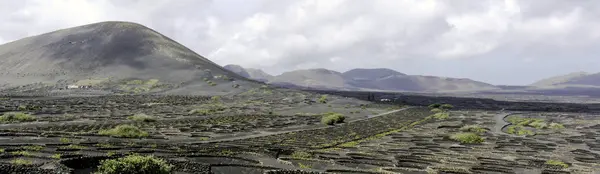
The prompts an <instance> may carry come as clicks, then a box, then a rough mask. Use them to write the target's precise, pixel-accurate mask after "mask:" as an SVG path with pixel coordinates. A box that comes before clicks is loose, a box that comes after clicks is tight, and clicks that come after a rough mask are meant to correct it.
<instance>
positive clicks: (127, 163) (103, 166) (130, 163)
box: [95, 155, 173, 174]
mask: <svg viewBox="0 0 600 174" xmlns="http://www.w3.org/2000/svg"><path fill="white" fill-rule="evenodd" d="M172 167H173V166H172V165H169V164H168V163H167V162H166V161H165V160H162V159H158V158H155V157H154V156H141V155H129V156H126V157H123V158H118V159H110V160H103V161H101V162H100V166H98V170H97V171H96V173H95V174H128V173H129V174H133V173H148V174H168V173H171V168H172Z"/></svg>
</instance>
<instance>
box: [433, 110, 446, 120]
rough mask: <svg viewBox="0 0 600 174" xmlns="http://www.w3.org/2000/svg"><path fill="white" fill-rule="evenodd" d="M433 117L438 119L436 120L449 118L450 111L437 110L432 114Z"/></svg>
mask: <svg viewBox="0 0 600 174" xmlns="http://www.w3.org/2000/svg"><path fill="white" fill-rule="evenodd" d="M433 118H435V119H438V120H445V119H448V118H450V113H448V112H438V113H435V114H433Z"/></svg>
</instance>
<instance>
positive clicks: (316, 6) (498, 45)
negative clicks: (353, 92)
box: [0, 0, 600, 85]
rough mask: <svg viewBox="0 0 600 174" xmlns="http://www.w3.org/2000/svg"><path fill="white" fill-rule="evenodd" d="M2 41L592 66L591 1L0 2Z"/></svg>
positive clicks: (366, 61)
mask: <svg viewBox="0 0 600 174" xmlns="http://www.w3.org/2000/svg"><path fill="white" fill-rule="evenodd" d="M0 13H1V14H2V15H0V21H1V22H0V43H5V42H9V41H13V40H17V39H20V38H22V37H27V36H33V35H37V34H42V33H45V32H50V31H53V30H57V29H61V28H67V27H74V26H78V25H84V24H89V23H95V22H101V21H108V20H118V21H131V22H136V23H140V24H143V25H146V26H148V27H150V28H153V29H155V30H157V31H159V32H161V33H163V34H165V35H167V36H169V37H171V38H173V39H174V40H176V41H178V42H180V43H182V44H184V45H185V46H187V47H189V48H191V49H192V50H194V51H196V52H197V53H199V54H201V55H203V56H205V57H207V58H209V59H210V60H213V61H215V62H216V63H218V64H221V65H226V64H238V65H241V66H244V67H252V68H261V69H263V70H265V71H266V72H268V73H271V74H279V73H281V72H284V71H289V70H294V69H306V68H328V69H332V70H337V71H341V72H343V71H346V70H349V69H352V68H391V69H395V70H397V71H400V72H403V73H407V74H420V75H436V76H446V77H461V78H471V79H474V80H479V81H483V82H488V83H492V84H509V85H525V84H530V83H532V82H534V81H536V80H539V79H541V78H545V77H549V76H554V75H560V74H566V73H571V72H578V71H587V72H591V73H596V72H600V69H599V68H600V57H598V56H599V55H600V40H599V38H600V20H598V19H600V1H598V0H577V1H575V0H452V1H448V0H440V1H435V0H213V1H211V0H18V1H17V0H0Z"/></svg>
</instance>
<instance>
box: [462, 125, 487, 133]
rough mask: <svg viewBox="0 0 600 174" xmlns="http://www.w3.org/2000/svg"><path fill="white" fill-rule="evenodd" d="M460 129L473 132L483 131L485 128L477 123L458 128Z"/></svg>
mask: <svg viewBox="0 0 600 174" xmlns="http://www.w3.org/2000/svg"><path fill="white" fill-rule="evenodd" d="M460 131H464V132H473V133H485V132H487V130H486V129H484V128H482V127H481V126H479V125H466V126H463V127H461V128H460Z"/></svg>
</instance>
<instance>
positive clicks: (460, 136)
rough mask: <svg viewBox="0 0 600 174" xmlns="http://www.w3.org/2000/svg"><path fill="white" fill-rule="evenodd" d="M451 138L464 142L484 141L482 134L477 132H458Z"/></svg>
mask: <svg viewBox="0 0 600 174" xmlns="http://www.w3.org/2000/svg"><path fill="white" fill-rule="evenodd" d="M450 139H452V140H455V141H458V142H461V143H464V144H478V143H482V142H483V141H484V139H483V138H481V136H479V135H477V134H475V133H457V134H454V135H452V136H450Z"/></svg>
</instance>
